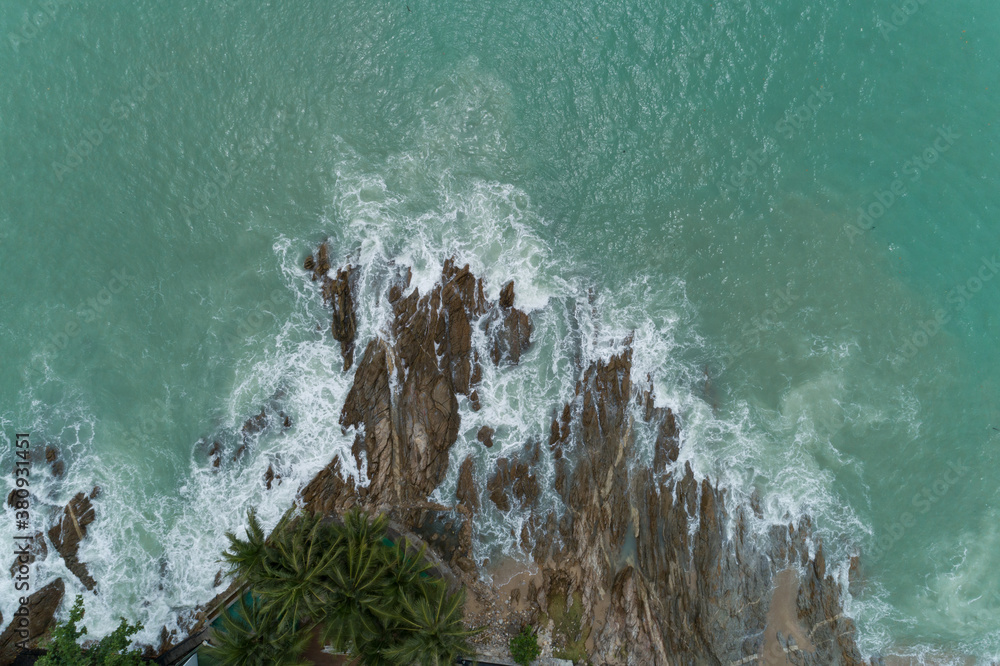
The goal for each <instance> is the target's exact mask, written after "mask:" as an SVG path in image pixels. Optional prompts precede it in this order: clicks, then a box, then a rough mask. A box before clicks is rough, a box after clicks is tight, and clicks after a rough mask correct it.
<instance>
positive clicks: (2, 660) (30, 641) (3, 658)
mask: <svg viewBox="0 0 1000 666" xmlns="http://www.w3.org/2000/svg"><path fill="white" fill-rule="evenodd" d="M65 593H66V586H65V585H64V584H63V580H62V578H57V579H55V580H54V581H52V582H51V583H49V584H48V585H46V586H45V587H43V588H42V589H40V590H38V591H37V592H35V593H33V594H32V595H31V596H29V597H28V599H27V601H28V604H27V607H28V608H29V609H30V611H29V612H28V614H27V620H26V624H27V626H22V625H23V624H24V623H22V621H21V620H20V618H19V617H18V616H16V615H15V616H14V617H13V618H12V619H11V623H10V624H9V625H7V628H6V629H5V630H4V632H3V633H2V634H0V664H12V663H14V659H16V658H17V655H18V653H20V651H21V648H22V647H29V648H33V647H37V645H38V640H39V639H40V638H41V637H43V636H44V635H45V634H47V633H48V631H49V629H50V628H51V627H52V625H53V624H55V619H54V616H55V613H56V611H57V610H58V609H59V604H60V603H62V598H63V595H64V594H65ZM22 632H23V633H22ZM22 641H26V642H25V643H21V642H22Z"/></svg>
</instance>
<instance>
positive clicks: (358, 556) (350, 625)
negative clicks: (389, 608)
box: [323, 510, 388, 655]
mask: <svg viewBox="0 0 1000 666" xmlns="http://www.w3.org/2000/svg"><path fill="white" fill-rule="evenodd" d="M387 523H388V521H387V519H386V518H385V516H379V517H377V518H375V519H374V520H371V519H369V517H368V515H367V514H364V513H362V512H361V511H359V510H352V511H350V512H348V513H347V514H346V515H345V516H344V526H343V528H341V534H342V546H341V548H339V549H338V552H337V557H336V559H335V560H334V561H333V562H332V563H331V565H330V566H329V567H328V569H327V572H326V573H327V577H328V579H329V586H328V588H327V589H326V594H327V603H326V605H325V611H326V618H325V625H326V626H325V627H324V629H323V642H325V643H328V644H332V645H333V646H334V647H335V648H336V649H338V650H341V651H343V652H351V653H352V654H355V655H357V654H358V646H359V644H360V643H361V642H362V640H363V634H364V632H365V631H366V630H369V629H371V628H372V627H374V626H376V623H377V622H380V617H381V614H382V612H383V611H384V609H385V607H386V603H387V597H386V591H387V589H388V579H387V577H386V572H387V568H388V565H387V564H386V561H385V556H384V554H383V552H384V548H385V546H384V545H383V544H382V539H384V538H385V534H386V525H387ZM383 629H384V628H383ZM382 633H386V632H385V631H383V632H382Z"/></svg>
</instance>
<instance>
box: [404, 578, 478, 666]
mask: <svg viewBox="0 0 1000 666" xmlns="http://www.w3.org/2000/svg"><path fill="white" fill-rule="evenodd" d="M463 605H465V591H464V590H463V591H461V592H459V593H457V594H448V589H447V588H446V587H445V586H444V584H437V585H433V586H429V587H428V588H427V589H426V594H425V595H423V596H418V595H412V596H406V597H404V598H403V610H404V612H403V613H402V614H401V615H400V616H399V623H400V626H401V627H402V628H403V629H404V630H405V634H404V636H403V637H402V640H401V641H400V643H399V645H398V646H397V647H396V648H394V649H393V650H391V652H390V654H391V655H392V656H393V657H395V658H396V659H397V660H398V661H397V663H401V664H420V665H421V666H438V665H439V664H453V663H455V659H456V658H457V657H459V656H461V655H463V654H470V653H472V652H473V650H472V648H471V646H470V645H469V641H468V639H469V637H471V636H472V635H474V634H475V633H477V632H475V631H469V630H468V629H466V628H465V626H464V625H463V624H462V606H463Z"/></svg>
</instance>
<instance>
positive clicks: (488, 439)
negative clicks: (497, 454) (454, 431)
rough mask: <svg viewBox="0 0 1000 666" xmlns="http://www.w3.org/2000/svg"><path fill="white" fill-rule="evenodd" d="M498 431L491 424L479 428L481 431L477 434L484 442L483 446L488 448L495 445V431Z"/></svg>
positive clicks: (477, 437)
mask: <svg viewBox="0 0 1000 666" xmlns="http://www.w3.org/2000/svg"><path fill="white" fill-rule="evenodd" d="M495 432H496V431H495V430H493V428H491V427H489V426H483V427H482V428H480V429H479V433H478V434H477V435H476V439H478V440H479V441H480V442H482V444H483V446H485V447H486V448H488V449H489V448H492V446H493V433H495Z"/></svg>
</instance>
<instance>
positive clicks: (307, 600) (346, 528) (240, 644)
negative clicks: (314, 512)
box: [215, 510, 476, 666]
mask: <svg viewBox="0 0 1000 666" xmlns="http://www.w3.org/2000/svg"><path fill="white" fill-rule="evenodd" d="M247 519H248V527H247V538H246V539H239V538H237V537H236V536H235V535H233V534H231V533H229V534H227V536H228V537H229V542H230V545H229V548H228V549H227V551H226V552H225V553H224V554H223V557H224V559H225V560H226V562H228V563H229V565H230V569H229V571H230V574H231V575H233V576H234V577H235V578H236V579H237V580H238V581H239V582H241V583H245V584H247V585H249V587H250V589H251V590H252V591H253V593H254V595H255V599H256V601H255V602H254V603H253V604H251V607H243V608H238V609H237V614H238V616H240V617H241V616H243V615H244V614H246V617H245V619H244V620H243V621H239V620H236V619H233V618H227V620H226V621H225V626H224V627H223V628H222V631H220V632H218V634H217V639H216V642H217V643H218V645H219V649H218V650H216V651H215V654H216V656H217V658H219V659H220V660H221V661H222V663H223V664H226V665H227V666H229V665H232V666H252V665H254V664H258V663H273V664H280V665H282V666H284V665H286V664H288V665H289V666H290V665H292V664H298V663H299V662H298V661H297V658H298V655H300V654H301V653H302V651H303V650H304V649H305V646H306V645H308V641H307V640H306V641H305V642H302V643H301V645H300V638H301V636H302V635H303V632H305V633H304V635H306V636H308V631H311V630H312V629H313V628H318V629H319V630H320V634H321V636H322V640H323V641H324V642H326V643H329V644H332V645H333V646H335V648H336V649H338V650H340V651H343V652H346V653H349V654H350V655H351V656H352V657H354V658H355V659H356V660H357V661H356V662H353V663H358V664H364V665H366V666H389V665H398V664H446V663H453V662H454V659H455V657H457V656H459V655H460V654H463V653H466V654H467V653H471V652H472V649H471V648H470V647H469V645H468V642H467V639H468V637H469V636H471V635H473V634H474V633H476V632H474V631H469V630H467V629H466V628H465V627H464V625H463V623H462V606H463V603H464V598H465V597H464V592H461V593H459V594H455V595H449V594H448V593H447V589H446V586H445V585H444V584H443V583H442V582H441V581H440V580H438V579H436V578H434V577H432V576H431V569H432V568H431V565H430V563H428V562H427V559H426V557H425V555H426V547H424V548H421V549H420V550H415V549H414V548H412V547H411V545H410V544H409V543H407V542H404V543H403V544H397V545H392V544H389V543H388V540H387V538H386V535H387V528H388V520H387V518H386V517H385V516H377V517H375V518H371V517H370V516H368V515H367V514H365V513H364V512H362V511H360V510H352V511H349V512H348V513H347V514H346V515H345V516H344V519H343V524H342V525H339V524H337V523H334V522H332V521H327V520H323V519H322V517H321V516H311V515H303V516H299V517H297V518H295V519H293V520H291V521H289V522H287V523H283V524H281V525H279V526H278V528H276V529H275V531H274V532H273V533H272V534H271V536H270V538H265V537H264V532H263V530H262V529H261V527H260V523H259V522H258V521H257V517H256V514H255V513H254V512H253V511H250V512H249V513H248V516H247ZM297 632H298V633H297ZM268 641H269V642H270V644H269V645H268V646H267V647H266V648H265V646H264V645H262V643H266V642H268ZM261 654H266V655H267V658H266V659H265V660H264V662H260V661H253V660H252V658H256V656H257V655H261ZM282 659H284V660H286V661H282Z"/></svg>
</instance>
